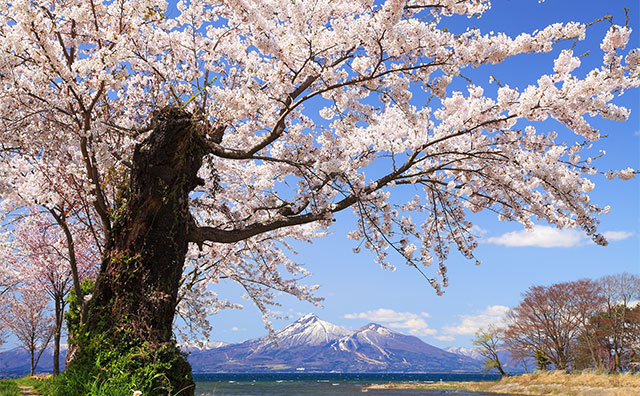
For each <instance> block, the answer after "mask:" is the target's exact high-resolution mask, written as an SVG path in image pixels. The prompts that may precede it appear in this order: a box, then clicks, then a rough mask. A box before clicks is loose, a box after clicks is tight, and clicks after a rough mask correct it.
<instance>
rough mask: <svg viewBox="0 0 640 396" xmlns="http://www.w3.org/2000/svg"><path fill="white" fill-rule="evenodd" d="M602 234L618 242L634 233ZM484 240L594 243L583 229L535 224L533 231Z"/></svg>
mask: <svg viewBox="0 0 640 396" xmlns="http://www.w3.org/2000/svg"><path fill="white" fill-rule="evenodd" d="M602 235H604V237H605V238H607V240H608V241H609V242H617V241H622V240H624V239H627V238H630V237H631V236H633V233H632V232H627V231H605V232H603V233H602ZM484 241H485V242H487V243H492V244H494V245H502V246H508V247H525V246H536V247H543V248H571V247H577V246H584V245H587V244H590V243H593V242H591V240H590V239H589V238H588V237H587V236H586V235H585V233H584V232H582V231H579V230H575V229H562V230H559V229H557V228H554V227H550V226H543V225H535V226H533V230H531V231H527V230H520V231H512V232H507V233H505V234H502V235H500V236H497V237H489V238H486V239H484Z"/></svg>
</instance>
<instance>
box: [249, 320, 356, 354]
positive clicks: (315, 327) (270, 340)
mask: <svg viewBox="0 0 640 396" xmlns="http://www.w3.org/2000/svg"><path fill="white" fill-rule="evenodd" d="M350 333H351V332H350V331H349V330H347V329H345V328H344V327H340V326H336V325H334V324H332V323H329V322H325V321H324V320H320V318H318V317H317V316H316V315H314V314H307V315H304V316H303V317H301V318H300V319H298V320H296V321H295V322H293V323H291V324H290V325H288V326H285V327H283V328H282V329H280V330H277V331H276V332H275V334H274V336H273V337H270V336H264V337H261V338H257V339H256V340H254V341H253V342H255V344H256V350H265V349H273V348H280V349H285V348H292V347H297V346H317V345H325V344H327V343H329V342H331V341H334V340H336V339H338V338H340V337H344V336H346V335H349V334H350Z"/></svg>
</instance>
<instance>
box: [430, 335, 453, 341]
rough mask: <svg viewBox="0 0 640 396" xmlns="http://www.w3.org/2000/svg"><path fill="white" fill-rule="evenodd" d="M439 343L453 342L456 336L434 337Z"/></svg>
mask: <svg viewBox="0 0 640 396" xmlns="http://www.w3.org/2000/svg"><path fill="white" fill-rule="evenodd" d="M433 338H435V339H436V340H438V341H453V340H455V339H456V337H454V336H449V335H441V336H435V337H433Z"/></svg>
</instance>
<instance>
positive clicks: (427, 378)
mask: <svg viewBox="0 0 640 396" xmlns="http://www.w3.org/2000/svg"><path fill="white" fill-rule="evenodd" d="M499 378H500V376H499V375H496V374H484V375H483V374H477V373H474V374H460V373H432V374H341V373H335V374H334V373H331V374H319V373H318V374H316V373H290V374H286V373H278V374H194V379H195V381H196V395H198V396H201V395H206V396H225V395H233V396H294V395H295V396H298V395H304V396H346V395H362V396H364V395H365V394H363V390H364V389H365V388H366V387H367V386H369V385H372V384H385V383H387V382H408V381H415V382H439V381H441V380H442V381H492V380H496V379H499ZM443 395H455V396H465V395H467V396H471V395H473V396H482V395H491V394H489V393H478V392H467V391H461V390H433V389H428V390H427V389H417V390H413V389H380V390H377V389H376V390H369V391H368V392H367V393H366V396H443Z"/></svg>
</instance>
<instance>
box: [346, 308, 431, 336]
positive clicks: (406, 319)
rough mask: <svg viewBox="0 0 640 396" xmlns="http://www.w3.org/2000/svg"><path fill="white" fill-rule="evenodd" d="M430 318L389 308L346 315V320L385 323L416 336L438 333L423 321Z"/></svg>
mask: <svg viewBox="0 0 640 396" xmlns="http://www.w3.org/2000/svg"><path fill="white" fill-rule="evenodd" d="M429 316H430V315H429V314H428V313H426V312H420V313H419V314H415V313H412V312H396V311H394V310H392V309H387V308H380V309H376V310H373V311H367V312H359V313H353V314H347V315H344V317H345V318H346V319H365V320H369V321H372V322H379V323H384V324H385V326H388V327H391V328H395V329H404V330H407V331H408V332H409V333H410V334H412V335H415V336H425V335H433V334H436V332H437V331H436V330H434V329H431V328H429V325H428V324H427V322H426V321H425V320H424V319H423V318H428V317H429Z"/></svg>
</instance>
